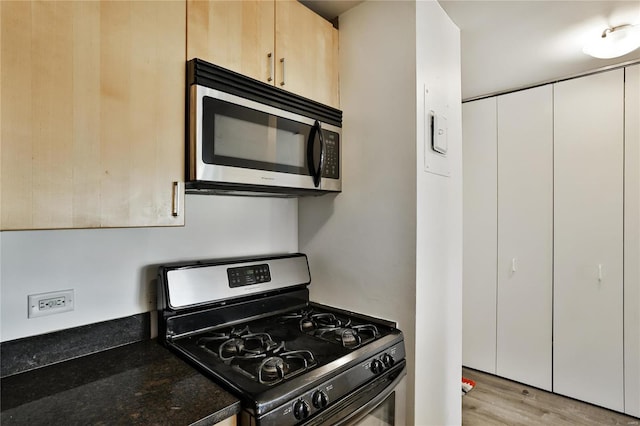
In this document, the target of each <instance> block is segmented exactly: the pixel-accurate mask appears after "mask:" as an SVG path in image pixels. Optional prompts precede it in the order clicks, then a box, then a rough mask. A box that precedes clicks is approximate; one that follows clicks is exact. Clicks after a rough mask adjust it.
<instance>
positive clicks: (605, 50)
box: [582, 24, 640, 59]
mask: <svg viewBox="0 0 640 426" xmlns="http://www.w3.org/2000/svg"><path fill="white" fill-rule="evenodd" d="M639 47H640V24H639V25H629V24H625V25H618V26H617V27H611V28H607V29H606V30H604V31H603V32H602V35H601V36H600V37H598V38H596V39H593V40H591V41H590V42H588V43H587V44H586V45H585V46H584V48H583V49H582V51H583V52H584V53H586V54H587V55H591V56H593V57H594V58H601V59H609V58H617V57H618V56H623V55H626V54H627V53H630V52H633V51H634V50H636V49H637V48H639Z"/></svg>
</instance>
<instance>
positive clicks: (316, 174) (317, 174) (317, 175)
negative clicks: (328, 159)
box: [307, 120, 324, 188]
mask: <svg viewBox="0 0 640 426" xmlns="http://www.w3.org/2000/svg"><path fill="white" fill-rule="evenodd" d="M316 133H317V134H318V141H319V142H320V161H319V163H320V164H318V168H317V169H316V165H315V164H314V162H313V151H314V148H315V144H316ZM307 164H308V166H309V171H310V172H311V176H312V177H313V184H314V185H315V187H316V188H317V187H319V186H320V179H321V178H322V169H323V168H324V137H323V136H322V127H320V123H319V122H318V120H316V122H315V123H313V127H312V128H311V131H310V132H309V140H308V141H307Z"/></svg>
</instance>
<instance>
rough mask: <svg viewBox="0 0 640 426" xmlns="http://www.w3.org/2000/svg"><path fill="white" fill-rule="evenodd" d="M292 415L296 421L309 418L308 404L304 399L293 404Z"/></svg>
mask: <svg viewBox="0 0 640 426" xmlns="http://www.w3.org/2000/svg"><path fill="white" fill-rule="evenodd" d="M293 415H294V416H295V417H296V419H298V420H302V419H306V418H307V417H309V404H308V403H307V401H305V400H304V399H299V400H297V401H296V402H295V403H294V404H293Z"/></svg>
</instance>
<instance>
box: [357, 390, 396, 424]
mask: <svg viewBox="0 0 640 426" xmlns="http://www.w3.org/2000/svg"><path fill="white" fill-rule="evenodd" d="M395 417H396V393H395V392H392V393H391V395H389V396H388V397H387V399H385V400H384V401H382V403H380V405H378V406H377V407H376V408H374V409H373V410H372V411H371V412H370V413H369V414H368V415H367V416H366V417H365V418H363V419H362V420H360V421H359V422H358V423H356V425H358V426H394V425H395Z"/></svg>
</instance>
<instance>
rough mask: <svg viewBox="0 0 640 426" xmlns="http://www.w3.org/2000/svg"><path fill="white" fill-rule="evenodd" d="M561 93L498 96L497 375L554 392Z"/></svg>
mask: <svg viewBox="0 0 640 426" xmlns="http://www.w3.org/2000/svg"><path fill="white" fill-rule="evenodd" d="M552 253H553V94H552V86H551V85H547V86H542V87H538V88H534V89H529V90H525V91H520V92H515V93H511V94H508V95H503V96H499V97H498V272H497V276H498V298H497V307H498V308H497V361H496V372H497V374H498V375H499V376H503V377H507V378H509V379H512V380H516V381H519V382H522V383H527V384H529V385H532V386H536V387H539V388H542V389H546V390H551V364H552V348H551V343H552V341H551V340H552V279H553V268H552V264H553V255H552Z"/></svg>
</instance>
